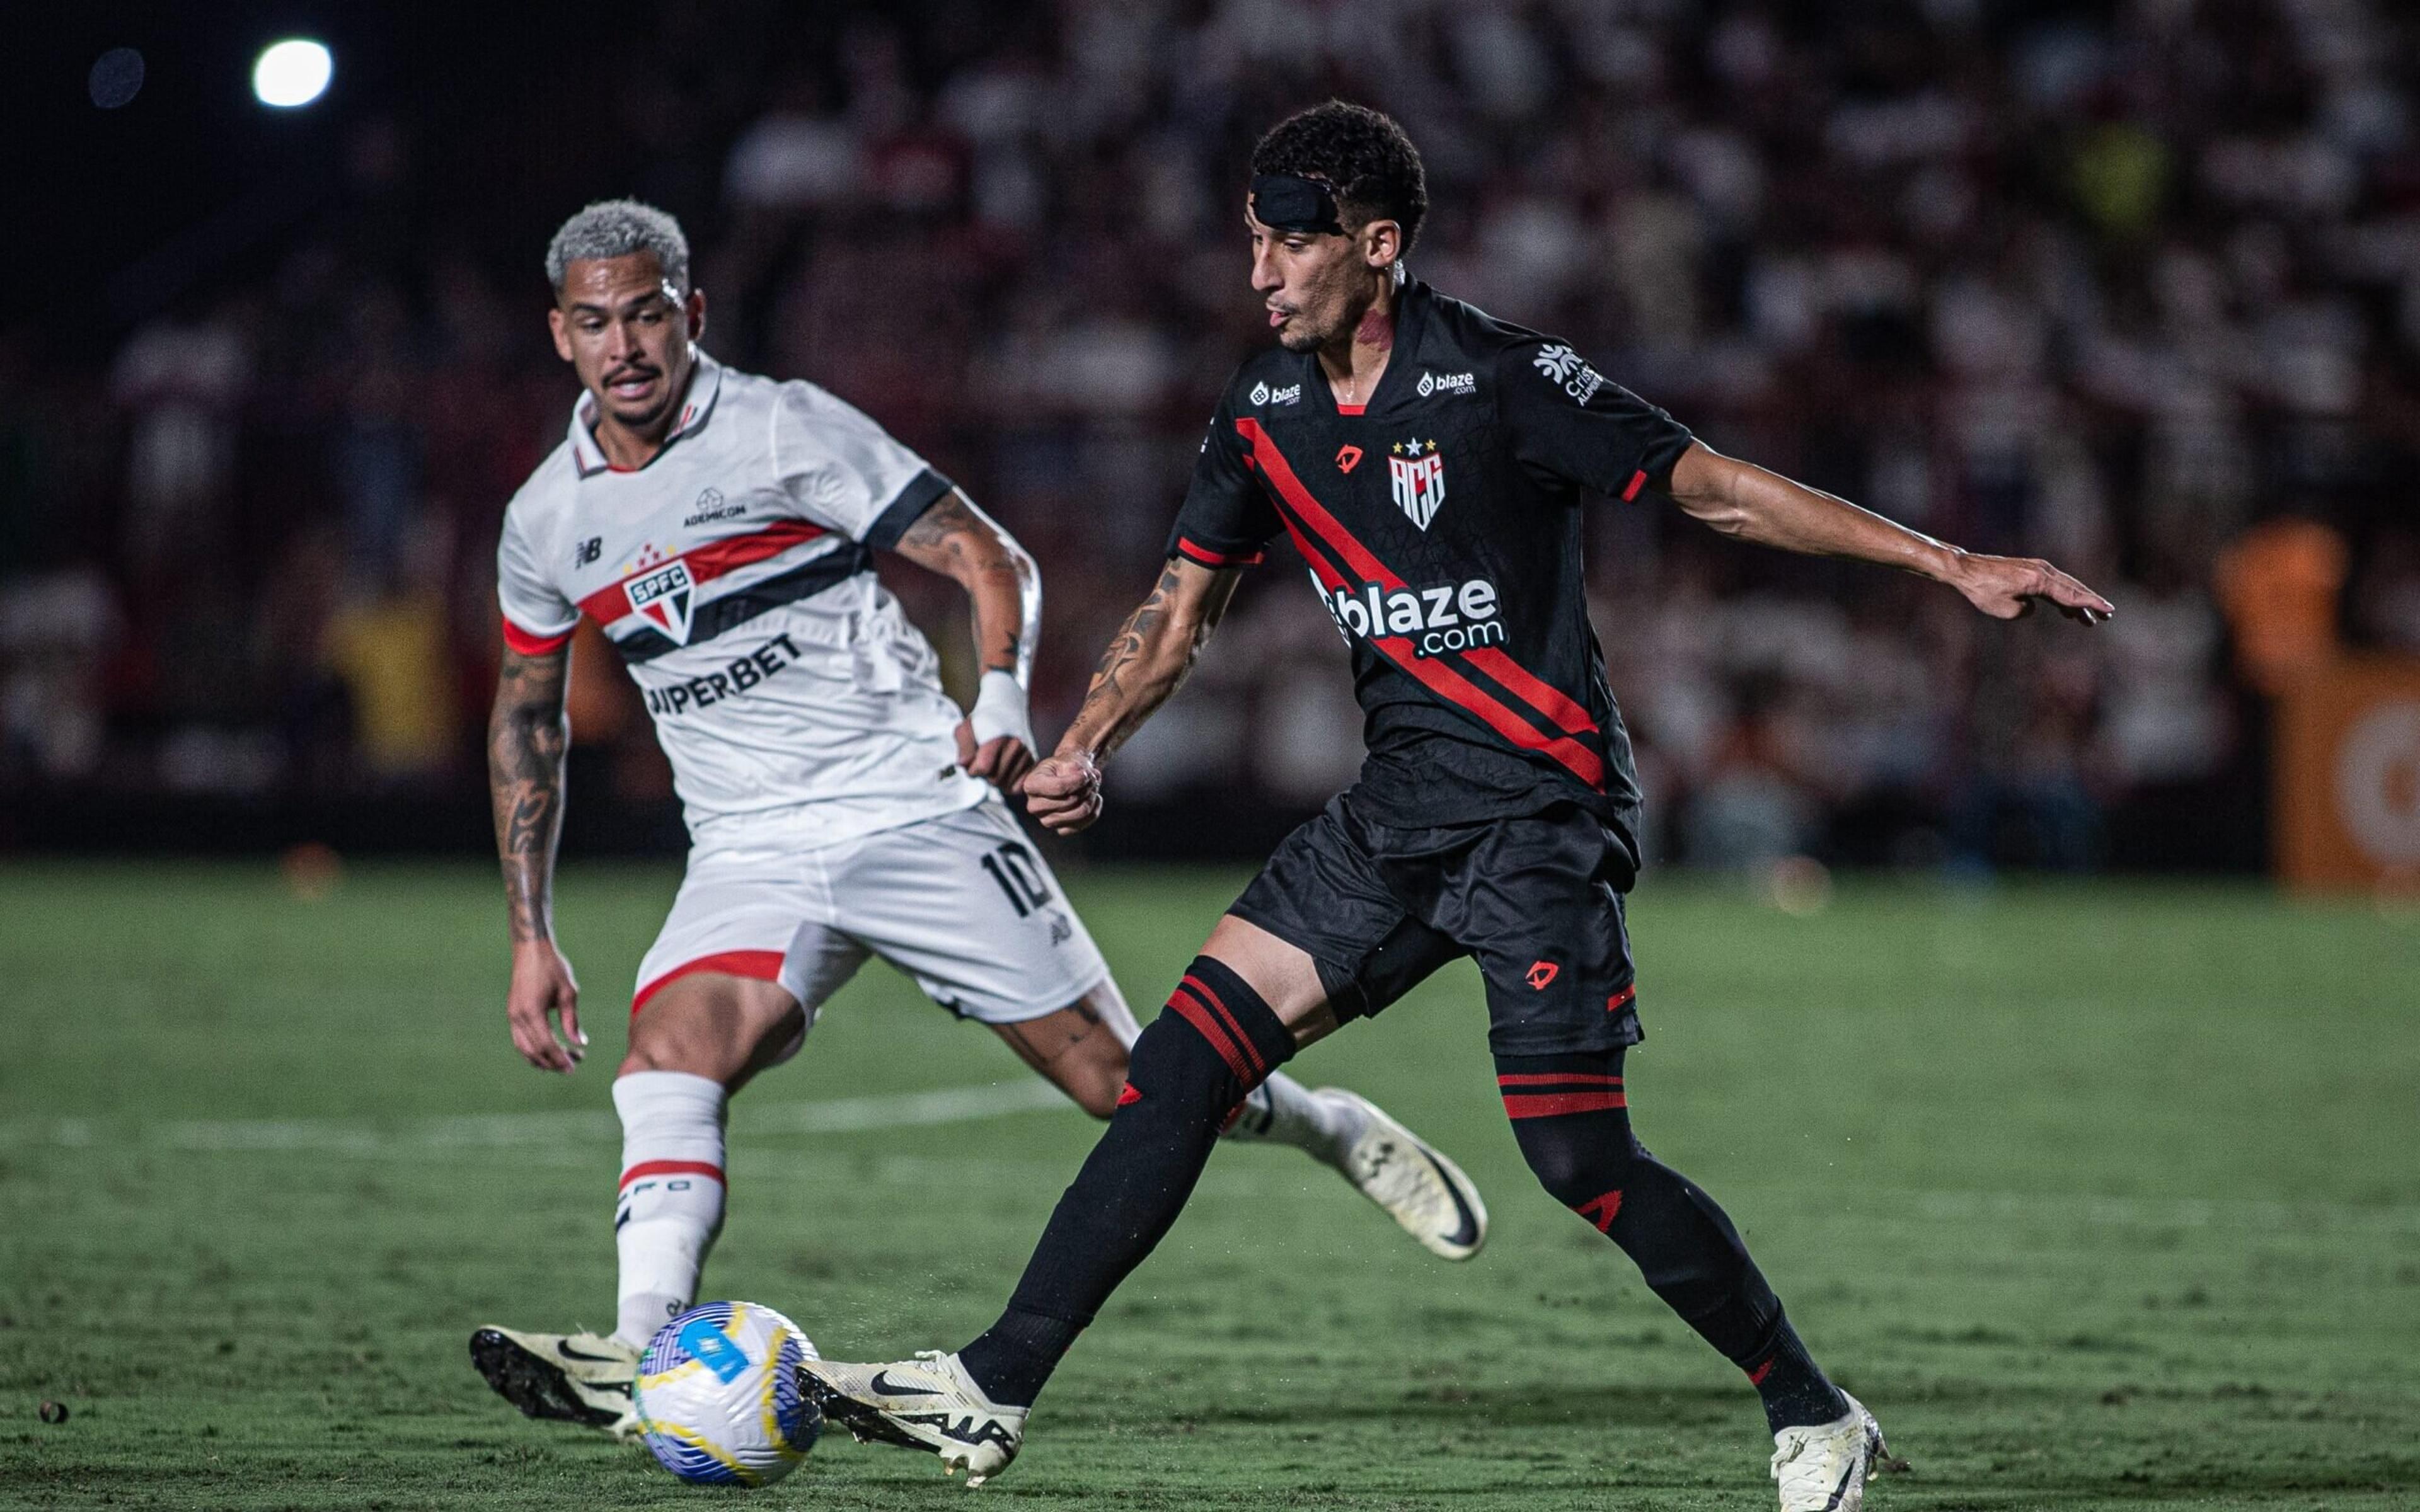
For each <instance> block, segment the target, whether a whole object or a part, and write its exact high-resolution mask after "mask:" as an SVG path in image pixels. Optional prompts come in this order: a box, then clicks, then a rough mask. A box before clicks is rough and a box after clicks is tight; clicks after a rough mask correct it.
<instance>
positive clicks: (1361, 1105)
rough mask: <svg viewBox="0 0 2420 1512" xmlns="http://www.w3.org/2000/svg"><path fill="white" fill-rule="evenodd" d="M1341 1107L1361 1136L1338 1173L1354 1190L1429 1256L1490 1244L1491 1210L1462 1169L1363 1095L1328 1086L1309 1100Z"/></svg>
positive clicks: (1348, 1145)
mask: <svg viewBox="0 0 2420 1512" xmlns="http://www.w3.org/2000/svg"><path fill="white" fill-rule="evenodd" d="M1311 1096H1312V1097H1314V1098H1317V1099H1318V1100H1319V1101H1321V1102H1322V1103H1327V1104H1328V1105H1329V1106H1331V1107H1334V1108H1337V1109H1338V1111H1339V1112H1340V1114H1341V1115H1342V1118H1341V1120H1340V1121H1342V1122H1343V1123H1345V1124H1346V1125H1347V1126H1348V1127H1353V1126H1356V1125H1357V1126H1358V1131H1359V1132H1358V1133H1357V1134H1352V1135H1351V1136H1350V1137H1348V1138H1347V1139H1346V1140H1345V1141H1344V1148H1343V1151H1342V1162H1341V1163H1340V1164H1339V1165H1338V1167H1337V1168H1338V1169H1339V1170H1341V1171H1342V1172H1343V1173H1344V1179H1345V1180H1348V1181H1350V1182H1352V1183H1353V1186H1354V1190H1356V1191H1357V1192H1359V1193H1360V1194H1361V1195H1362V1196H1365V1197H1368V1198H1369V1199H1370V1200H1371V1201H1373V1202H1374V1203H1376V1204H1377V1205H1378V1206H1380V1207H1382V1208H1384V1209H1386V1210H1387V1215H1388V1217H1390V1218H1392V1219H1394V1220H1395V1222H1397V1223H1398V1224H1401V1225H1402V1226H1403V1228H1404V1232H1405V1233H1407V1234H1409V1235H1411V1236H1412V1237H1413V1238H1414V1239H1417V1240H1419V1242H1420V1244H1421V1246H1422V1247H1423V1248H1425V1249H1426V1250H1427V1251H1428V1252H1429V1253H1430V1254H1432V1255H1435V1256H1440V1257H1443V1258H1446V1259H1449V1260H1466V1259H1468V1258H1470V1257H1472V1256H1474V1255H1476V1254H1478V1253H1479V1246H1480V1245H1481V1244H1484V1243H1486V1242H1487V1204H1486V1203H1484V1202H1482V1201H1481V1200H1480V1197H1479V1188H1477V1187H1475V1186H1473V1185H1471V1182H1470V1178H1469V1177H1467V1176H1465V1175H1463V1174H1462V1167H1461V1166H1459V1165H1455V1164H1454V1163H1453V1162H1452V1161H1451V1160H1450V1159H1448V1158H1447V1157H1446V1156H1445V1155H1444V1154H1443V1153H1442V1152H1441V1151H1439V1150H1438V1149H1437V1148H1436V1147H1435V1146H1434V1145H1432V1144H1430V1143H1429V1142H1428V1141H1427V1140H1425V1139H1422V1138H1421V1137H1420V1136H1419V1135H1418V1134H1414V1133H1412V1132H1411V1131H1410V1130H1409V1129H1406V1128H1404V1126H1403V1125H1402V1124H1400V1123H1398V1122H1396V1121H1395V1120H1394V1119H1393V1118H1391V1117H1389V1116H1388V1113H1387V1110H1386V1109H1384V1108H1382V1107H1380V1106H1379V1105H1378V1104H1377V1103H1373V1102H1371V1101H1370V1100H1369V1099H1368V1098H1366V1097H1363V1096H1362V1095H1361V1094H1360V1093H1358V1092H1349V1091H1346V1090H1345V1089H1344V1088H1342V1087H1323V1088H1320V1089H1319V1090H1317V1091H1315V1092H1313V1093H1311Z"/></svg>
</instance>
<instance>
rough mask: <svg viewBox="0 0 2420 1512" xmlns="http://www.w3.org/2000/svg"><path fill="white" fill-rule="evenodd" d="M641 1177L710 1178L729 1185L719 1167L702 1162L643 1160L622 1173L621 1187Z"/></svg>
mask: <svg viewBox="0 0 2420 1512" xmlns="http://www.w3.org/2000/svg"><path fill="white" fill-rule="evenodd" d="M643 1176H711V1177H713V1178H714V1179H715V1180H718V1181H721V1182H722V1184H723V1185H725V1186H729V1185H730V1184H731V1183H730V1182H729V1181H727V1180H723V1175H722V1167H721V1166H720V1165H707V1164H706V1162H704V1161H702V1160H643V1161H641V1162H639V1164H637V1165H633V1166H631V1167H630V1168H629V1169H628V1170H627V1171H624V1172H623V1173H622V1185H623V1186H628V1185H629V1184H630V1183H631V1182H633V1181H635V1180H639V1179H640V1178H641V1177H643ZM615 1190H617V1191H618V1190H619V1188H616V1189H615Z"/></svg>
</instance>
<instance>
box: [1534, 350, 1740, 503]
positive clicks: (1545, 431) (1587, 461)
mask: <svg viewBox="0 0 2420 1512" xmlns="http://www.w3.org/2000/svg"><path fill="white" fill-rule="evenodd" d="M1496 393H1497V415H1498V416H1499V417H1500V418H1501V420H1502V422H1503V424H1504V428H1505V431H1506V433H1507V436H1508V439H1509V440H1511V442H1512V454H1513V455H1514V456H1515V457H1516V458H1518V459H1519V461H1520V463H1521V465H1522V466H1523V467H1524V468H1526V469H1528V471H1530V472H1531V473H1532V474H1533V475H1535V476H1538V477H1544V478H1555V479H1559V480H1561V481H1563V482H1565V483H1569V484H1573V485H1576V486H1579V487H1582V488H1587V489H1590V490H1591V491H1593V492H1596V493H1601V494H1606V495H1608V496H1610V497H1612V498H1615V499H1621V500H1625V501H1627V500H1632V499H1636V498H1637V497H1638V491H1639V489H1641V488H1643V487H1646V486H1648V485H1650V484H1653V485H1655V486H1657V487H1662V486H1665V485H1666V484H1667V483H1668V482H1669V481H1670V479H1671V475H1672V468H1673V465H1674V464H1675V463H1677V462H1679V461H1680V460H1681V454H1682V453H1683V452H1685V451H1687V450H1688V449H1689V442H1690V440H1691V439H1692V438H1691V437H1690V435H1689V429H1688V427H1687V426H1685V425H1683V424H1681V423H1680V422H1679V421H1677V420H1674V419H1673V418H1672V417H1671V416H1670V415H1668V414H1666V413H1665V412H1664V411H1663V410H1661V409H1657V408H1656V407H1655V406H1653V405H1652V404H1649V403H1648V402H1647V401H1646V400H1644V399H1642V398H1640V397H1639V396H1638V395H1637V394H1635V393H1631V392H1630V391H1629V390H1628V389H1625V388H1623V387H1622V386H1621V384H1619V383H1613V382H1609V381H1607V380H1606V378H1605V376H1604V375H1603V374H1601V373H1599V372H1598V371H1597V370H1596V369H1595V368H1593V367H1590V365H1589V364H1588V362H1587V360H1586V359H1584V358H1582V357H1581V356H1580V354H1579V353H1578V352H1577V351H1575V350H1574V349H1573V348H1572V347H1571V346H1570V344H1569V343H1566V342H1559V341H1555V340H1553V339H1551V338H1549V337H1544V336H1533V337H1531V338H1529V339H1528V340H1526V341H1521V342H1516V343H1515V344H1513V345H1512V346H1511V347H1506V348H1504V349H1503V351H1501V352H1499V353H1498V354H1497V369H1496Z"/></svg>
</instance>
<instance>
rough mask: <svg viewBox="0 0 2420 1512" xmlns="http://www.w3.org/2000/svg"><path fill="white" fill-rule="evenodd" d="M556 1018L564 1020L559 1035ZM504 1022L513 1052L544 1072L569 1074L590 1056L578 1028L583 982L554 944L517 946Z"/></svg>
mask: <svg viewBox="0 0 2420 1512" xmlns="http://www.w3.org/2000/svg"><path fill="white" fill-rule="evenodd" d="M558 1018H560V1019H561V1020H562V1021H563V1032H562V1034H561V1035H560V1036H558V1035H557V1034H556V1033H555V1027H554V1021H555V1020H556V1019H558ZM504 1020H505V1022H506V1023H508V1024H510V1025H511V1026H512V1030H513V1048H514V1049H516V1050H518V1051H520V1053H521V1058H522V1059H524V1060H526V1061H528V1062H529V1063H530V1064H531V1065H533V1066H535V1067H536V1068H537V1069H538V1070H540V1071H559V1072H565V1073H566V1074H568V1073H569V1072H571V1071H572V1070H573V1069H574V1068H576V1067H577V1066H578V1065H579V1064H580V1057H582V1056H584V1055H586V1054H587V1053H588V1036H587V1035H586V1034H585V1033H583V1032H582V1030H581V1027H580V983H579V982H578V981H576V980H573V979H572V975H571V963H570V962H568V961H566V960H565V959H564V958H563V952H562V951H561V950H558V949H555V946H554V942H553V941H552V940H522V941H520V942H519V943H518V944H516V945H515V946H514V947H513V984H512V986H511V988H510V989H509V990H507V992H506V993H505V995H504Z"/></svg>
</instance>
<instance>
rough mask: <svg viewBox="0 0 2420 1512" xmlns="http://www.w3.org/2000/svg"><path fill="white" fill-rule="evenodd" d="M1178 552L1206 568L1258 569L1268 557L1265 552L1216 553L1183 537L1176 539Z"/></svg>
mask: <svg viewBox="0 0 2420 1512" xmlns="http://www.w3.org/2000/svg"><path fill="white" fill-rule="evenodd" d="M1176 550H1177V554H1178V555H1179V556H1182V557H1185V558H1187V560H1189V561H1193V562H1198V563H1202V565H1203V566H1205V567H1256V566H1259V565H1260V564H1261V561H1262V559H1263V558H1264V557H1266V556H1267V555H1268V553H1267V552H1265V551H1249V552H1247V551H1214V550H1212V549H1211V548H1208V547H1206V546H1203V545H1202V544H1200V543H1199V542H1197V541H1194V540H1192V539H1191V538H1189V537H1187V536H1183V535H1180V536H1178V537H1177V538H1176Z"/></svg>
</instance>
